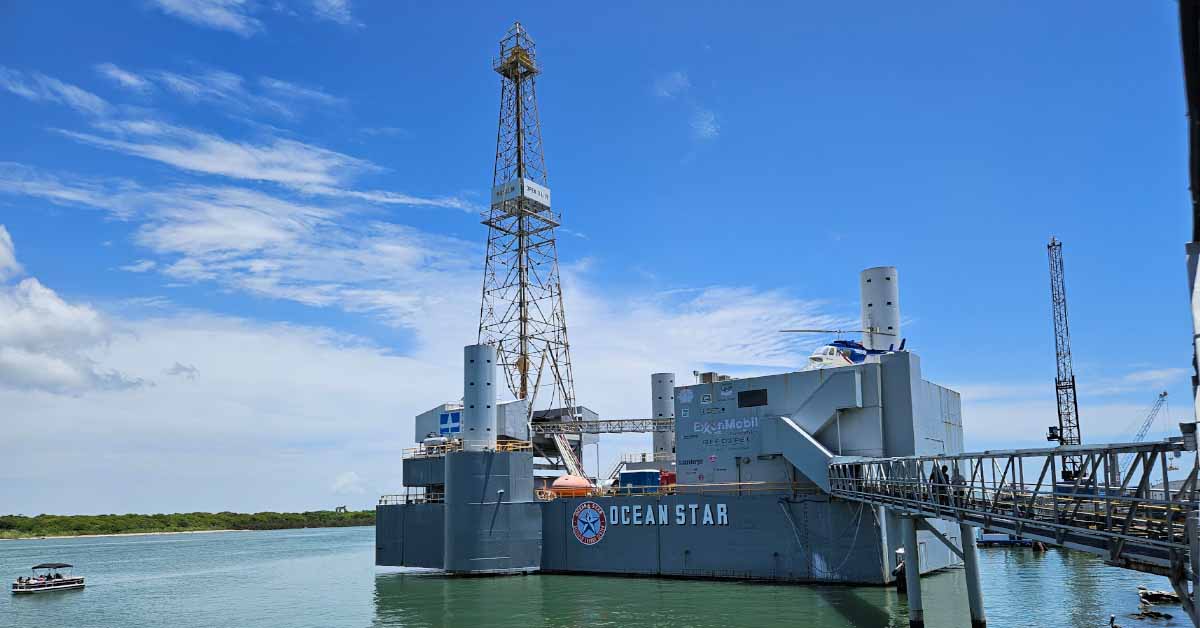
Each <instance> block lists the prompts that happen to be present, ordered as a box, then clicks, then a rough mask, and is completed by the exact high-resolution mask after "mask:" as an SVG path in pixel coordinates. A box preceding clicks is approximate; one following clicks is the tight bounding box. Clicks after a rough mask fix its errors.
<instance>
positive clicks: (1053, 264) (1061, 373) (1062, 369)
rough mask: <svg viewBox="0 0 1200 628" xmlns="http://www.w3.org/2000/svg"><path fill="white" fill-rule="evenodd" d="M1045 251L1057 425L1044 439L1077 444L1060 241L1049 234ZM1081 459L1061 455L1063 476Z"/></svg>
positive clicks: (1070, 474) (1071, 474) (1074, 469)
mask: <svg viewBox="0 0 1200 628" xmlns="http://www.w3.org/2000/svg"><path fill="white" fill-rule="evenodd" d="M1046 252H1047V254H1048V255H1049V257H1050V306H1051V311H1052V313H1053V317H1054V353H1055V357H1056V361H1057V363H1058V370H1057V373H1056V376H1055V378H1054V392H1055V397H1057V399H1058V429H1055V428H1053V427H1052V428H1050V433H1049V435H1048V436H1047V437H1046V439H1047V440H1056V441H1058V442H1059V444H1060V445H1078V444H1080V443H1081V442H1082V438H1081V436H1080V433H1079V402H1078V401H1077V400H1076V397H1075V369H1074V366H1073V365H1072V363H1071V331H1070V328H1069V327H1067V288H1066V284H1065V280H1064V274H1063V257H1062V242H1059V241H1058V240H1057V239H1055V238H1053V237H1051V238H1050V243H1049V244H1047V245H1046ZM1081 462H1082V460H1081V459H1080V457H1079V456H1066V457H1064V458H1063V466H1062V478H1063V480H1073V479H1075V476H1076V474H1078V473H1079V465H1080V463H1081Z"/></svg>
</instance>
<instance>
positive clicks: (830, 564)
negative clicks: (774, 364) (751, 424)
mask: <svg viewBox="0 0 1200 628" xmlns="http://www.w3.org/2000/svg"><path fill="white" fill-rule="evenodd" d="M583 502H592V503H595V504H597V505H598V506H599V507H600V508H602V509H603V510H604V511H605V513H606V519H607V520H608V521H606V529H605V532H604V535H603V538H602V539H601V540H600V541H597V542H595V543H593V544H590V545H588V544H584V543H582V542H581V541H580V540H579V539H578V538H577V537H576V535H575V533H574V529H573V525H572V524H573V521H574V517H573V514H574V512H575V510H576V509H577V508H578V507H579V505H580V504H581V503H583ZM693 504H694V505H696V509H695V512H696V523H694V524H693V523H692V518H691V514H692V512H693V509H692V508H691V506H692V505H693ZM635 506H636V507H638V508H639V509H641V510H644V509H646V508H647V507H649V508H650V509H651V511H652V512H653V513H655V516H656V518H655V520H654V521H653V522H652V523H646V522H645V519H644V518H643V517H639V518H638V519H637V520H638V521H639V523H633V521H634V517H633V510H634V507H635ZM681 506H682V507H683V515H684V519H683V521H684V523H683V524H680V523H678V522H679V519H678V518H677V515H678V514H679V510H678V509H679V507H681ZM705 506H707V507H708V510H709V512H716V511H717V509H718V507H719V506H723V507H724V509H725V512H726V513H727V518H726V519H725V522H724V523H719V522H718V521H716V520H714V522H713V523H711V524H705V523H704V519H703V514H702V513H703V512H704V510H705ZM539 507H540V510H541V513H540V514H541V516H540V518H539V520H538V522H537V524H536V527H537V528H540V530H539V531H540V534H541V543H540V559H539V560H538V563H539V564H538V565H537V566H532V565H528V564H527V566H526V568H525V569H524V570H527V571H532V570H533V569H538V568H540V570H541V571H544V572H550V573H581V574H610V575H637V576H662V577H688V578H727V579H739V580H764V581H777V582H798V583H803V582H821V583H846V584H875V585H882V584H888V583H891V582H893V580H894V579H893V578H892V576H891V570H892V567H893V566H894V558H893V557H894V552H895V550H896V549H898V548H899V547H900V545H901V543H900V538H899V532H898V528H896V522H895V521H891V520H887V519H884V520H881V519H880V518H879V513H878V512H876V511H874V510H873V509H871V508H869V507H864V506H862V505H859V504H851V503H847V502H836V501H835V502H830V501H829V499H828V497H827V496H824V495H807V496H799V497H790V496H784V495H741V496H738V495H664V496H655V497H650V496H646V497H641V496H629V497H596V498H565V499H557V500H554V501H550V502H543V503H541V504H539ZM614 507H615V508H616V513H615V514H617V516H616V517H615V522H614V521H613V519H614V517H613V516H612V515H613V514H614V512H613V508H614ZM663 507H665V511H666V513H667V515H668V521H667V522H665V523H664V522H661V521H659V520H658V517H657V515H658V514H660V513H661V512H663ZM624 508H627V509H628V511H624V510H623V509H624ZM626 512H628V513H629V514H628V517H629V518H628V519H627V521H628V523H625V524H622V523H620V522H621V516H622V515H623V514H625V513H626ZM444 513H445V510H444V507H443V505H442V504H407V505H382V506H379V507H377V509H376V540H377V542H376V557H375V558H376V559H375V562H376V564H378V565H388V566H404V567H426V568H434V569H442V568H443V566H444V564H445V555H444V553H443V542H442V539H443V538H444V533H443V529H444V526H445V515H444ZM881 523H882V525H881ZM506 525H511V524H506ZM524 525H525V526H529V525H531V522H529V521H525V522H524ZM939 527H942V526H939ZM889 528H895V529H894V530H893V531H892V534H891V535H889V534H888V529H889ZM942 531H943V533H944V534H946V535H947V536H948V537H949V538H950V539H951V540H952V541H954V542H956V543H955V544H956V545H958V543H957V541H959V539H957V535H958V532H957V529H951V528H950V527H946V528H945V529H943V530H942ZM529 532H530V531H528V530H527V533H526V534H525V535H524V536H525V537H526V538H527V537H528V533H529ZM471 534H476V535H480V536H486V534H487V531H486V530H481V529H479V528H478V527H475V528H473V531H472V532H471ZM919 536H920V544H921V549H922V554H921V571H922V572H924V573H927V572H930V571H936V570H938V569H943V568H945V567H949V566H953V565H956V564H958V561H957V559H956V557H955V556H954V555H953V554H951V553H950V551H949V550H948V549H947V548H946V547H945V546H944V545H942V544H941V543H940V542H939V541H937V540H936V539H934V538H933V536H932V535H931V534H929V533H928V532H926V531H921V532H920V534H919ZM498 557H499V556H498ZM493 558H497V557H493Z"/></svg>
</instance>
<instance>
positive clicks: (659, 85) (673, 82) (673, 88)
mask: <svg viewBox="0 0 1200 628" xmlns="http://www.w3.org/2000/svg"><path fill="white" fill-rule="evenodd" d="M691 87H692V82H691V81H690V80H688V75H687V74H685V73H684V72H680V71H678V70H676V71H674V72H668V73H666V74H664V75H662V76H660V77H658V79H657V80H655V81H654V93H655V94H657V95H658V96H659V97H661V98H674V97H675V96H678V95H680V94H682V93H683V92H685V91H687V90H689V89H691Z"/></svg>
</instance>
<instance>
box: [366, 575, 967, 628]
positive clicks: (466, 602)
mask: <svg viewBox="0 0 1200 628" xmlns="http://www.w3.org/2000/svg"><path fill="white" fill-rule="evenodd" d="M964 612H965V611H964ZM797 622H801V623H803V625H807V626H820V627H830V628H840V627H843V626H855V627H870V628H887V627H892V626H895V627H897V628H899V627H901V626H906V625H907V607H905V606H904V604H903V603H902V602H901V601H900V598H898V596H897V595H896V592H895V590H894V589H888V588H881V587H835V586H797V585H768V584H746V583H738V582H706V581H696V580H665V579H652V578H610V577H599V576H555V575H541V576H511V577H497V578H447V577H443V576H440V575H431V574H414V573H401V574H380V575H377V576H376V578H375V623H374V625H375V626H377V627H398V626H405V627H419V626H444V625H464V626H465V625H472V624H474V625H488V626H529V625H540V626H582V625H587V626H629V625H639V626H667V625H673V626H713V627H716V626H761V625H764V624H769V623H781V624H784V625H795V624H796V623H797Z"/></svg>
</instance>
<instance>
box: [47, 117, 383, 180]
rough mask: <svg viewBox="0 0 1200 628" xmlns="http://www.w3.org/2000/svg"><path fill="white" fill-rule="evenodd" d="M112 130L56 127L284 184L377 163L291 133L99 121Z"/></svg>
mask: <svg viewBox="0 0 1200 628" xmlns="http://www.w3.org/2000/svg"><path fill="white" fill-rule="evenodd" d="M98 127H99V128H101V129H103V130H106V131H109V132H110V133H111V134H112V136H110V137H104V136H100V135H96V134H92V133H78V132H75V131H68V130H62V129H60V130H59V131H58V132H59V133H61V134H63V135H65V136H67V137H70V138H72V139H75V140H78V141H80V142H83V143H86V144H91V145H93V146H97V147H100V148H106V149H109V150H114V151H118V152H122V153H127V154H130V155H135V156H138V157H143V158H145V159H151V160H154V161H159V162H162V163H165V164H169V165H171V166H174V167H176V168H180V169H182V170H188V171H191V172H197V173H202V174H216V175H223V176H227V177H231V178H235V179H249V180H256V181H271V182H275V183H282V184H288V185H335V184H337V183H340V182H342V181H345V180H347V179H349V178H350V177H351V176H353V175H355V174H358V173H361V172H365V171H377V170H379V167H378V166H375V165H374V164H371V163H370V162H368V161H365V160H362V159H356V158H354V157H351V156H349V155H344V154H342V153H338V152H335V151H332V150H328V149H324V148H320V147H317V146H313V145H310V144H305V143H303V142H298V141H295V140H289V139H280V138H270V139H268V140H266V141H265V142H263V143H259V144H254V143H250V142H238V141H233V140H227V139H225V138H223V137H220V136H217V135H211V134H208V133H202V132H199V131H193V130H191V129H187V128H183V127H178V126H172V125H168V124H163V123H160V122H156V121H153V120H137V121H128V120H127V121H119V122H117V121H114V122H105V123H102V124H99V125H98Z"/></svg>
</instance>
